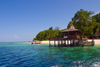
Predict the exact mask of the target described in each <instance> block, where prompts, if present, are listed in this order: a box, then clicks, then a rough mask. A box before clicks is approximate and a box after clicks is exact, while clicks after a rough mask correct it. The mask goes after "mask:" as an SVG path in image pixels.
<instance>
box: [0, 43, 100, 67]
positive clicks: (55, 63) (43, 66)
mask: <svg viewBox="0 0 100 67" xmlns="http://www.w3.org/2000/svg"><path fill="white" fill-rule="evenodd" d="M0 67H100V46H85V47H49V46H48V45H45V44H42V45H41V44H40V45H34V44H30V43H27V42H0Z"/></svg>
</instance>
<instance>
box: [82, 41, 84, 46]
mask: <svg viewBox="0 0 100 67" xmlns="http://www.w3.org/2000/svg"><path fill="white" fill-rule="evenodd" d="M82 47H84V42H83V39H82Z"/></svg>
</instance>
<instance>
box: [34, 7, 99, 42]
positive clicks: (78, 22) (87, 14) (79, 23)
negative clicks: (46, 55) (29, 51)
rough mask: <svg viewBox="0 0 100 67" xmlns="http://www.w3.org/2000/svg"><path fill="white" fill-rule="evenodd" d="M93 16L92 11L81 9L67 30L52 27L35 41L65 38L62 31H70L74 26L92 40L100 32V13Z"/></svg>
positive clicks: (40, 33) (37, 36) (41, 33)
mask: <svg viewBox="0 0 100 67" xmlns="http://www.w3.org/2000/svg"><path fill="white" fill-rule="evenodd" d="M93 14H94V12H92V11H85V10H83V9H80V10H79V11H77V12H76V13H75V15H74V17H73V18H72V21H70V22H69V24H68V26H67V28H65V29H62V30H59V27H56V28H55V29H53V27H50V28H49V29H47V30H44V31H41V32H39V33H38V34H37V35H36V37H35V38H33V40H40V41H43V40H49V38H50V37H63V35H64V34H63V33H60V31H63V30H66V29H69V28H70V26H71V25H72V24H73V25H74V26H75V28H77V29H79V30H80V31H83V32H84V35H85V36H87V37H88V38H90V39H91V38H92V37H93V35H94V34H95V33H96V32H97V31H100V13H99V14H96V15H93ZM98 38H100V37H99V36H98Z"/></svg>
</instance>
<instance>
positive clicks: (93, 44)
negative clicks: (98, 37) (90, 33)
mask: <svg viewBox="0 0 100 67" xmlns="http://www.w3.org/2000/svg"><path fill="white" fill-rule="evenodd" d="M92 46H94V38H92Z"/></svg>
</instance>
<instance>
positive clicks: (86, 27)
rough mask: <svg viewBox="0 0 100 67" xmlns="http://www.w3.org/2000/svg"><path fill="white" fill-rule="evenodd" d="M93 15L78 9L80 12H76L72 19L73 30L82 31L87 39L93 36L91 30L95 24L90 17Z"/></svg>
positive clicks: (93, 19)
mask: <svg viewBox="0 0 100 67" xmlns="http://www.w3.org/2000/svg"><path fill="white" fill-rule="evenodd" d="M93 13H94V12H91V11H85V10H83V9H80V11H77V12H76V13H75V15H74V17H73V18H72V22H73V24H74V26H75V28H77V29H79V30H81V31H83V32H84V35H87V36H88V37H90V36H92V35H93V29H94V28H95V26H96V24H97V23H96V20H95V18H94V17H91V15H92V14H93Z"/></svg>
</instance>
